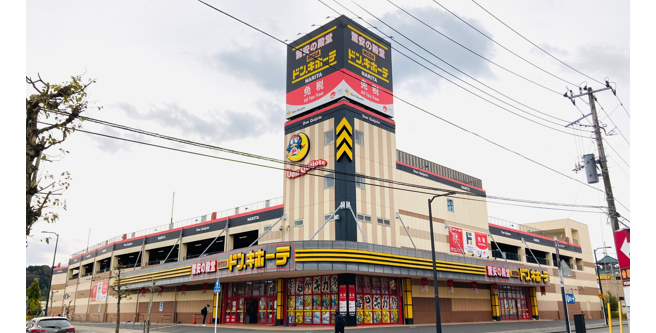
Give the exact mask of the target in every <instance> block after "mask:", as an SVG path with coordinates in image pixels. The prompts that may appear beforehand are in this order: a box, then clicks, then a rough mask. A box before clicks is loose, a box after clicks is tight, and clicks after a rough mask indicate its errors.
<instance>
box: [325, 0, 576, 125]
mask: <svg viewBox="0 0 656 333" xmlns="http://www.w3.org/2000/svg"><path fill="white" fill-rule="evenodd" d="M318 1H319V2H321V3H322V4H323V5H324V6H326V7H328V8H330V9H331V10H333V11H334V12H335V13H337V14H339V15H341V13H339V12H338V11H336V10H335V9H333V8H332V7H330V6H328V5H327V4H325V3H323V2H322V1H321V0H318ZM335 3H337V4H338V5H340V6H342V5H341V4H340V3H338V2H337V1H335ZM356 5H357V4H356ZM342 7H344V6H342ZM344 8H345V9H346V10H348V11H349V12H351V13H352V14H353V15H356V16H357V14H355V13H353V12H352V11H350V10H349V9H348V8H346V7H344ZM365 11H366V10H365ZM370 15H371V14H370ZM372 16H373V15H372ZM359 18H360V19H362V18H361V17H359ZM363 21H364V20H363ZM365 22H366V21H365ZM367 24H368V23H367ZM383 24H385V23H384V22H383ZM404 37H405V36H404ZM406 39H408V38H407V37H406ZM411 42H412V41H411ZM413 43H414V42H413ZM397 44H399V45H401V46H403V47H404V48H406V49H407V50H409V51H410V52H412V53H414V54H415V55H417V56H418V57H420V58H422V59H423V60H424V61H426V62H428V63H430V64H431V65H433V66H435V67H437V68H439V69H440V70H442V71H444V72H446V73H447V74H449V75H451V76H453V77H454V78H456V79H458V80H460V81H462V82H464V83H466V84H468V85H470V86H472V87H473V88H475V89H477V90H479V91H481V92H483V93H484V94H486V95H488V96H491V97H492V98H494V99H496V100H499V101H501V102H503V103H505V104H507V105H510V106H511V107H514V108H515V109H517V110H519V111H522V112H524V113H527V114H529V115H531V116H533V117H536V118H538V119H542V120H544V121H547V122H550V123H552V124H555V125H557V126H562V124H558V123H555V122H553V121H550V120H548V119H544V118H541V117H539V116H536V115H534V114H531V113H529V112H526V111H524V110H522V109H519V108H517V107H515V106H513V105H511V104H509V103H506V102H505V101H503V100H501V99H499V98H497V97H494V96H492V95H490V94H489V93H487V92H485V91H483V90H481V89H479V88H477V87H475V86H473V85H471V84H470V83H468V82H466V81H464V80H462V79H460V78H459V77H457V76H455V75H453V74H451V73H449V72H447V71H446V70H444V69H443V68H441V67H439V66H437V65H435V64H434V63H432V62H431V61H429V60H427V59H426V58H424V57H422V56H421V55H419V54H417V53H416V52H414V51H412V50H410V49H408V48H407V47H405V46H404V45H403V44H401V43H398V42H397ZM415 44H416V43H415ZM420 47H421V46H420ZM392 49H393V50H395V51H396V52H398V53H400V54H401V55H403V56H404V57H406V58H408V59H410V60H411V61H412V62H414V63H416V64H418V65H419V66H421V67H423V68H424V69H426V70H428V71H429V72H431V73H433V74H435V75H437V76H439V77H441V78H443V79H444V80H446V81H448V82H449V83H451V84H453V85H455V86H457V87H458V88H461V89H463V90H465V91H467V92H468V93H470V94H472V95H474V96H476V97H478V98H480V99H482V100H484V101H486V102H488V103H490V104H492V105H494V106H496V107H499V108H501V109H503V110H505V111H508V112H510V113H512V114H514V115H516V116H518V117H521V118H523V119H526V120H528V121H530V122H533V123H536V124H538V125H540V126H544V127H546V128H549V129H552V130H554V131H557V132H561V133H564V134H567V135H575V134H572V133H569V132H565V131H562V130H559V129H557V128H553V127H550V126H547V125H545V124H542V123H540V122H537V121H535V120H533V119H529V118H526V117H524V116H522V115H520V114H517V113H515V112H513V111H511V110H508V109H507V108H504V107H502V106H500V105H498V104H496V103H494V102H492V101H490V100H488V99H485V98H483V97H481V96H480V95H478V94H476V93H474V92H472V91H470V90H468V89H467V88H464V87H463V86H461V85H459V84H457V83H455V82H453V81H451V80H449V79H447V78H446V77H444V76H442V75H440V74H438V73H437V72H435V71H433V70H432V69H430V68H428V67H426V66H425V65H423V64H421V63H419V62H417V61H416V60H415V59H413V58H411V57H410V56H408V55H406V54H405V53H403V52H401V51H399V50H398V49H397V48H395V47H392ZM438 59H439V58H438ZM440 60H441V59H440ZM442 61H443V60H442ZM443 62H444V61H443ZM445 63H446V62H445ZM447 65H448V63H447ZM451 67H453V66H451ZM454 68H455V67H454ZM456 70H458V69H457V68H456ZM458 71H460V70H458ZM465 75H467V74H465ZM474 80H476V79H474ZM476 81H477V82H478V80H476ZM479 83H480V82H479ZM488 88H489V87H488ZM493 90H494V89H493ZM495 91H496V90H495ZM497 93H499V92H498V91H497ZM502 95H503V94H502ZM503 96H505V95H503ZM506 97H507V98H509V97H508V96H506ZM513 101H514V100H513ZM515 102H517V101H515ZM520 104H521V103H520ZM538 112H540V111H538ZM540 113H542V112H540Z"/></svg>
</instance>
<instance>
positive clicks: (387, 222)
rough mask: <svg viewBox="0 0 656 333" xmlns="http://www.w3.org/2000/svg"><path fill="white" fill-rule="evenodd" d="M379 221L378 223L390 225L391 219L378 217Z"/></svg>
mask: <svg viewBox="0 0 656 333" xmlns="http://www.w3.org/2000/svg"><path fill="white" fill-rule="evenodd" d="M377 221H378V224H380V225H387V226H389V225H390V221H389V220H386V219H378V220H377Z"/></svg>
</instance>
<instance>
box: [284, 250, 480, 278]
mask: <svg viewBox="0 0 656 333" xmlns="http://www.w3.org/2000/svg"><path fill="white" fill-rule="evenodd" d="M296 261H298V262H312V261H328V262H333V261H338V262H356V263H366V264H377V265H385V266H396V267H407V268H417V269H433V264H432V262H431V260H430V259H424V258H415V257H408V256H401V255H393V254H386V253H376V252H370V251H360V250H343V249H302V250H301V249H298V250H296ZM435 262H436V266H437V270H438V271H444V272H455V273H466V274H476V275H485V266H482V265H472V264H462V263H456V262H448V261H441V260H436V261H435Z"/></svg>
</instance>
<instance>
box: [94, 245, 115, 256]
mask: <svg viewBox="0 0 656 333" xmlns="http://www.w3.org/2000/svg"><path fill="white" fill-rule="evenodd" d="M112 248H113V246H112V245H109V246H105V247H103V248H101V249H98V250H96V257H99V256H101V255H103V254H107V253H111V252H112Z"/></svg>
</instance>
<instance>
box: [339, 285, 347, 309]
mask: <svg viewBox="0 0 656 333" xmlns="http://www.w3.org/2000/svg"><path fill="white" fill-rule="evenodd" d="M339 312H341V313H342V314H344V313H346V286H345V285H341V286H339Z"/></svg>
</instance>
